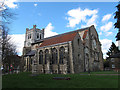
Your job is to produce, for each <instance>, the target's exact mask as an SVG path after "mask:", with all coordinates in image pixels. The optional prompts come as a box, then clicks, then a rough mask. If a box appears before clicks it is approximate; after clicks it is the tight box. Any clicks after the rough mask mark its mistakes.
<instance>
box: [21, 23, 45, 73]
mask: <svg viewBox="0 0 120 90" xmlns="http://www.w3.org/2000/svg"><path fill="white" fill-rule="evenodd" d="M43 39H44V29H42V30H41V29H38V28H36V25H33V28H31V29H29V28H26V34H25V41H24V47H23V60H24V61H23V62H24V64H26V66H24V70H25V71H31V70H32V59H31V56H32V55H31V56H30V57H28V56H27V54H28V53H34V51H33V52H30V51H31V50H33V48H32V44H34V43H36V42H38V41H42V40H43Z"/></svg>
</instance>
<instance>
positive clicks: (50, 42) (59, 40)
mask: <svg viewBox="0 0 120 90" xmlns="http://www.w3.org/2000/svg"><path fill="white" fill-rule="evenodd" d="M76 34H77V32H73V33H68V34H63V35H60V36H56V37H52V38H48V39H45V40H44V41H43V43H42V44H41V45H40V46H39V47H43V46H49V45H53V44H57V43H63V42H67V41H72V40H73V39H74V37H75V36H76Z"/></svg>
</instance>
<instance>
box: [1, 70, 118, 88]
mask: <svg viewBox="0 0 120 90" xmlns="http://www.w3.org/2000/svg"><path fill="white" fill-rule="evenodd" d="M117 74H118V73H117V72H114V71H102V72H91V73H90V75H89V74H88V73H87V72H84V73H80V74H66V75H63V74H39V75H37V76H32V73H30V72H21V73H19V74H8V75H3V76H2V88H118V75H117ZM53 77H70V80H54V79H53Z"/></svg>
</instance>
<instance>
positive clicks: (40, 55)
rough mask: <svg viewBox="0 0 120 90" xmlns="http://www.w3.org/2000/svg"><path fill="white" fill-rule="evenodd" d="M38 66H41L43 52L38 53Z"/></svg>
mask: <svg viewBox="0 0 120 90" xmlns="http://www.w3.org/2000/svg"><path fill="white" fill-rule="evenodd" d="M39 64H43V51H42V50H40V52H39Z"/></svg>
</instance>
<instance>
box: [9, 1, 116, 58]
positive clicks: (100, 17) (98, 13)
mask: <svg viewBox="0 0 120 90" xmlns="http://www.w3.org/2000/svg"><path fill="white" fill-rule="evenodd" d="M117 4H118V3H117V2H104V3H103V2H98V3H95V2H64V3H62V2H57V3H55V2H49V3H48V2H45V3H43V2H18V3H13V4H11V6H9V8H11V10H12V11H13V12H15V13H16V14H17V16H16V18H17V19H15V20H13V22H12V23H11V25H10V26H9V27H10V28H11V31H10V32H9V34H10V35H11V36H12V39H13V41H14V42H15V44H16V45H17V48H18V53H19V55H21V52H22V47H23V43H24V34H25V31H26V28H32V27H33V25H34V24H36V25H37V27H38V28H40V29H42V28H45V29H46V36H45V37H49V36H52V35H56V34H60V33H64V32H69V31H73V30H76V29H79V28H83V27H87V26H90V25H92V24H94V25H95V27H96V30H97V32H98V34H99V38H100V41H101V43H102V50H103V53H104V57H106V55H105V53H106V52H107V50H108V48H109V47H110V45H111V42H112V41H113V42H115V43H116V41H115V35H116V33H117V30H116V29H114V23H115V22H116V20H115V19H114V13H115V11H116V10H117V9H116V7H115V6H116V5H117Z"/></svg>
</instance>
